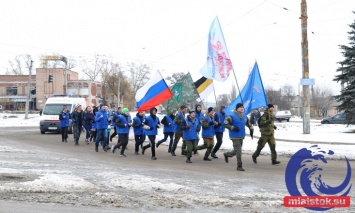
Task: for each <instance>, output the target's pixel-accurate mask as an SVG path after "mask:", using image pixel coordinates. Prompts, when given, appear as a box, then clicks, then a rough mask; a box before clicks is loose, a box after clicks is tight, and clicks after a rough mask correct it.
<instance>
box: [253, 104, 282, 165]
mask: <svg viewBox="0 0 355 213" xmlns="http://www.w3.org/2000/svg"><path fill="white" fill-rule="evenodd" d="M274 120H275V115H274V114H273V113H270V112H269V110H268V108H267V109H265V111H264V114H263V115H262V116H261V122H260V123H261V126H262V127H260V133H261V137H260V138H259V141H258V147H257V148H256V151H255V152H254V154H253V158H256V157H258V156H259V155H260V152H261V150H262V149H263V148H264V146H265V144H266V143H268V144H269V147H270V151H271V160H272V161H276V158H277V154H276V149H275V148H276V144H275V137H274V131H275V130H274V129H276V126H275V125H274Z"/></svg>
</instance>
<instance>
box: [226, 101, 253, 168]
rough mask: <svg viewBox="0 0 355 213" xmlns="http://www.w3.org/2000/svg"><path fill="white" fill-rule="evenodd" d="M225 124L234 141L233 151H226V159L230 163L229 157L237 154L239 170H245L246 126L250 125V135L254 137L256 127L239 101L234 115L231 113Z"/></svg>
mask: <svg viewBox="0 0 355 213" xmlns="http://www.w3.org/2000/svg"><path fill="white" fill-rule="evenodd" d="M224 125H225V127H226V128H227V129H229V138H230V139H231V140H232V141H233V148H234V149H233V151H230V152H225V153H224V160H225V161H226V163H228V158H230V157H233V156H235V155H236V156H237V170H238V171H245V169H244V168H243V163H242V146H243V140H244V138H245V126H247V127H249V130H250V136H251V137H253V132H254V128H253V126H252V125H251V123H250V121H249V118H248V117H247V116H246V114H245V113H244V106H243V104H241V103H238V104H237V105H236V106H235V110H233V113H232V115H229V116H228V117H227V118H226V120H225V122H224Z"/></svg>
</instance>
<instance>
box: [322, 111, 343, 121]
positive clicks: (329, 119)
mask: <svg viewBox="0 0 355 213" xmlns="http://www.w3.org/2000/svg"><path fill="white" fill-rule="evenodd" d="M345 118H346V114H345V113H338V114H336V115H334V116H333V117H329V118H323V120H321V124H345V123H346V121H345Z"/></svg>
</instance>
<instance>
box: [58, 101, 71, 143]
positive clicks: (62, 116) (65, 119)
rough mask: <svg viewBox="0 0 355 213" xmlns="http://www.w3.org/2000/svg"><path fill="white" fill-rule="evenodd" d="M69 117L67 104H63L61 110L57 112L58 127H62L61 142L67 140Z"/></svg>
mask: <svg viewBox="0 0 355 213" xmlns="http://www.w3.org/2000/svg"><path fill="white" fill-rule="evenodd" d="M69 119H71V116H70V113H69V111H68V109H67V106H66V105H63V111H61V112H60V113H59V120H60V128H61V129H62V142H64V141H65V142H68V141H67V139H68V126H69Z"/></svg>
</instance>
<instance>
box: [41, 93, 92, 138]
mask: <svg viewBox="0 0 355 213" xmlns="http://www.w3.org/2000/svg"><path fill="white" fill-rule="evenodd" d="M78 104H80V105H81V106H82V108H83V110H85V108H86V101H85V98H72V97H62V96H60V97H50V98H48V99H47V102H46V104H45V105H44V108H43V110H42V113H41V116H42V119H41V121H40V123H39V129H40V131H41V134H44V133H45V132H58V133H59V132H61V128H60V121H59V113H60V112H61V111H63V105H66V106H67V109H68V110H69V112H70V113H72V112H73V111H74V107H75V106H76V105H78ZM69 132H70V133H72V126H71V125H70V126H69Z"/></svg>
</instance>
